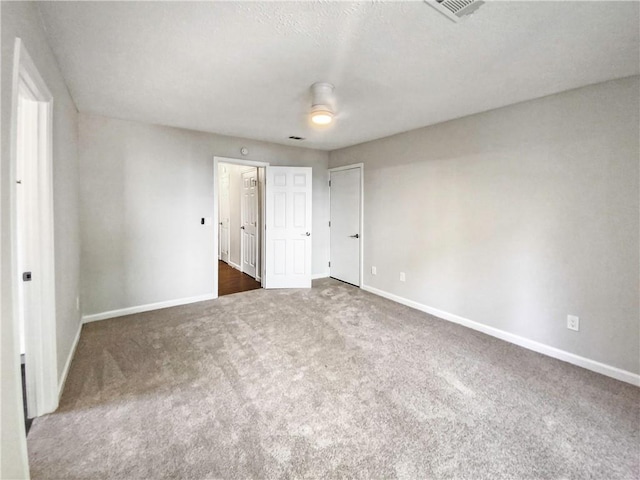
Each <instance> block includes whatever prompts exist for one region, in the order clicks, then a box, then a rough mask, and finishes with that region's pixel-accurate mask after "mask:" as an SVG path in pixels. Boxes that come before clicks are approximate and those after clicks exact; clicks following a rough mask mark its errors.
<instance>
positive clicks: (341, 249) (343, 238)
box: [329, 168, 362, 286]
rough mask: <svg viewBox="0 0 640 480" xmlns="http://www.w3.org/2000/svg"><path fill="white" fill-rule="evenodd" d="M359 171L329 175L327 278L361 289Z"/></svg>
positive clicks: (355, 169)
mask: <svg viewBox="0 0 640 480" xmlns="http://www.w3.org/2000/svg"><path fill="white" fill-rule="evenodd" d="M361 174H362V171H361V169H360V168H351V169H348V170H338V171H333V172H330V179H331V189H330V191H331V207H330V208H331V213H330V215H331V228H330V231H331V234H330V242H331V246H330V248H331V250H330V251H331V253H330V262H331V263H330V267H329V269H330V272H331V273H330V275H331V277H333V278H336V279H338V280H342V281H343V282H347V283H351V284H353V285H356V286H360V248H361V247H360V242H361V232H360V196H361V194H362V192H361V191H360V185H361V178H360V176H361Z"/></svg>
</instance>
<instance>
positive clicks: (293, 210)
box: [264, 167, 312, 288]
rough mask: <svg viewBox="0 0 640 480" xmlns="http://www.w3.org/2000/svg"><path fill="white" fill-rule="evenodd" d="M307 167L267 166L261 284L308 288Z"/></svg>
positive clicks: (309, 176) (309, 188)
mask: <svg viewBox="0 0 640 480" xmlns="http://www.w3.org/2000/svg"><path fill="white" fill-rule="evenodd" d="M311 194H312V169H311V168H310V167H267V169H266V225H265V227H266V228H265V250H266V259H265V260H266V269H265V277H266V278H265V279H264V280H265V281H264V283H265V284H264V287H265V288H311V241H312V240H311V239H312V237H311V234H312V232H311V225H312V223H311V221H312V218H311V215H312V213H311V212H312V209H311V198H312V196H311Z"/></svg>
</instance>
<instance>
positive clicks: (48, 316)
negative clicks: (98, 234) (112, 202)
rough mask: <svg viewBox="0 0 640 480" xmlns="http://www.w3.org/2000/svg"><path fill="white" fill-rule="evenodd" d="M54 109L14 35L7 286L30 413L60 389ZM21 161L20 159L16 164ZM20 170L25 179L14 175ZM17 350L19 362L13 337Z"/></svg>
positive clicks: (45, 407)
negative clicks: (19, 332)
mask: <svg viewBox="0 0 640 480" xmlns="http://www.w3.org/2000/svg"><path fill="white" fill-rule="evenodd" d="M19 105H21V107H20V109H21V110H22V113H21V112H19ZM52 112H53V96H52V95H51V92H50V91H49V89H48V88H47V86H46V84H45V82H44V80H43V79H42V77H41V76H40V73H39V72H38V69H37V67H36V65H35V64H34V63H33V60H32V59H31V57H30V56H29V54H28V53H27V51H26V49H25V48H24V45H23V44H22V41H21V40H20V39H19V38H17V39H16V42H15V49H14V71H13V97H12V121H11V129H12V135H11V142H12V145H11V147H12V148H11V164H10V175H11V178H12V182H11V191H10V204H11V270H12V275H11V283H12V285H11V287H12V300H13V318H14V319H15V321H18V320H19V319H20V317H21V316H22V317H23V318H24V337H25V342H24V343H25V345H24V346H25V360H26V364H27V368H26V372H27V379H26V380H27V390H28V395H27V400H28V403H29V405H28V408H29V414H30V416H39V415H43V414H45V413H49V412H52V411H54V410H55V409H56V408H57V406H58V396H59V393H60V392H59V390H60V384H59V383H58V372H57V351H56V350H57V348H56V299H55V261H54V251H55V249H54V225H53V222H54V219H53V175H52V173H53V169H52V130H53V126H52V117H53V115H52ZM20 130H22V133H21V132H20ZM29 132H30V133H29ZM23 134H26V136H24V135H23ZM20 142H22V144H21V143H20ZM20 150H21V151H20ZM19 161H20V162H22V165H20V166H18V162H19ZM18 173H20V176H23V177H24V181H23V179H22V178H18ZM18 181H20V182H21V183H17V182H18ZM18 186H20V187H19V189H18ZM25 271H30V272H31V281H27V282H23V273H24V272H25ZM16 327H18V325H16ZM17 329H18V328H16V330H17ZM15 351H16V352H17V355H18V358H17V359H16V360H17V364H18V366H19V364H20V360H19V353H20V352H19V351H20V345H19V338H18V336H17V335H16V349H15Z"/></svg>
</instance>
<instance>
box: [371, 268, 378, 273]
mask: <svg viewBox="0 0 640 480" xmlns="http://www.w3.org/2000/svg"><path fill="white" fill-rule="evenodd" d="M377 274H378V270H376V267H371V275H377Z"/></svg>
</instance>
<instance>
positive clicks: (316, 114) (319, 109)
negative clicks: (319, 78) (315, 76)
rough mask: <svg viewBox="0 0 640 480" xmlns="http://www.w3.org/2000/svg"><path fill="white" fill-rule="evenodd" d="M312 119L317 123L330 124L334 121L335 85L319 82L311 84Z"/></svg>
mask: <svg viewBox="0 0 640 480" xmlns="http://www.w3.org/2000/svg"><path fill="white" fill-rule="evenodd" d="M311 95H312V100H311V121H312V122H313V123H315V124H316V125H329V124H330V123H331V122H332V121H333V117H334V116H335V112H334V109H333V103H334V99H333V85H331V84H330V83H324V82H317V83H314V84H313V85H311Z"/></svg>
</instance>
